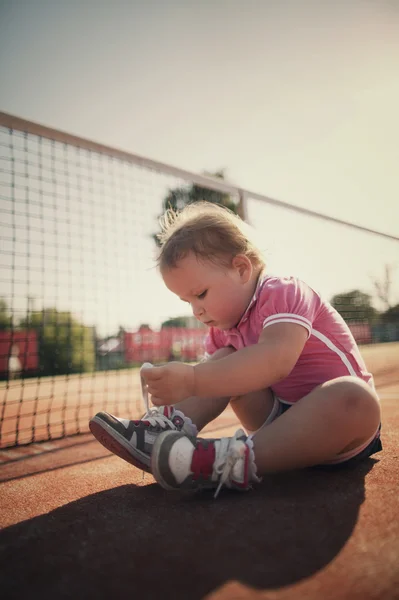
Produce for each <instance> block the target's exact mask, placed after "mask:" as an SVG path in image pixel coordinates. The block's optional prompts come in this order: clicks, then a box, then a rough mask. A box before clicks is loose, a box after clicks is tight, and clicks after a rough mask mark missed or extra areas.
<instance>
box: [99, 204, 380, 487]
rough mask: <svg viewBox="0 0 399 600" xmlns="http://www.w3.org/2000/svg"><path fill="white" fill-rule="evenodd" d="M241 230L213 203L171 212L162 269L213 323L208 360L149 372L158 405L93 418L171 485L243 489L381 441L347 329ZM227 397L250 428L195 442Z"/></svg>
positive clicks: (338, 461) (350, 456) (104, 433)
mask: <svg viewBox="0 0 399 600" xmlns="http://www.w3.org/2000/svg"><path fill="white" fill-rule="evenodd" d="M241 225H242V224H241V222H240V219H239V218H238V217H236V216H235V215H234V214H233V213H231V212H230V211H228V210H227V209H224V208H222V207H220V206H218V205H213V204H209V203H196V204H192V205H189V206H187V207H186V208H185V209H184V210H183V211H182V212H180V213H178V214H175V213H173V212H171V211H169V212H168V213H167V214H166V216H165V219H164V223H163V231H162V233H161V234H160V240H161V244H162V246H161V251H160V254H159V261H158V264H159V268H160V272H161V276H162V278H163V281H164V283H165V285H166V286H167V287H168V288H169V289H170V290H171V291H172V292H173V293H174V294H176V295H177V296H179V297H180V298H181V299H182V300H183V301H185V302H188V303H189V304H190V305H191V307H192V311H193V313H194V315H195V317H196V318H197V319H198V320H200V321H201V322H202V323H204V324H205V325H207V326H208V327H209V334H208V338H207V341H206V351H207V360H205V361H204V362H202V363H200V364H197V365H195V366H193V365H188V364H183V363H175V362H172V363H169V364H167V365H165V366H160V367H152V368H149V367H145V368H142V371H141V375H142V378H143V381H144V383H145V384H146V385H147V387H148V392H149V393H151V394H152V397H153V398H152V400H153V404H155V405H156V407H157V406H158V407H159V408H155V409H153V410H152V411H151V412H150V413H147V415H145V416H144V417H143V419H142V420H140V421H128V420H122V419H116V418H115V417H113V416H112V415H108V414H107V413H99V415H96V417H94V422H93V424H92V425H91V429H92V431H93V433H94V435H96V437H97V438H99V439H100V441H101V442H102V443H103V444H104V445H106V446H107V447H108V448H109V449H111V450H112V451H114V452H115V453H116V454H118V455H119V456H122V458H125V459H126V460H129V462H132V463H133V464H136V465H137V466H141V467H143V464H144V467H145V468H146V469H147V470H151V471H152V472H153V475H154V477H155V479H156V480H157V481H158V482H159V483H160V484H161V485H162V486H163V487H164V488H166V489H198V488H216V494H217V493H218V491H219V489H220V487H221V486H222V485H223V484H225V485H226V486H227V487H231V488H235V489H241V490H246V489H248V488H249V487H251V484H252V483H253V482H257V481H259V476H260V475H262V474H264V473H271V472H278V471H285V470H291V469H298V468H304V467H310V466H316V465H323V466H329V467H330V468H331V467H332V466H336V465H341V466H342V465H348V464H354V463H357V462H359V461H360V460H362V459H364V458H366V457H368V456H370V455H372V454H374V453H375V452H378V451H379V450H381V448H382V446H381V442H380V406H379V400H378V397H377V395H376V393H375V390H374V384H373V378H372V375H371V374H370V373H368V372H367V370H366V366H365V364H364V362H363V360H362V358H361V355H360V352H359V349H358V347H357V345H356V342H355V340H354V338H353V336H352V334H351V332H350V330H349V328H348V326H347V325H346V323H345V322H344V320H343V319H342V318H341V316H340V315H339V313H338V312H337V311H336V310H335V309H334V308H333V307H332V306H331V305H330V304H329V303H327V302H325V301H324V300H323V299H322V298H321V297H320V296H319V295H318V294H317V293H316V292H315V291H314V290H313V289H312V288H310V287H309V286H308V285H306V283H304V282H303V281H300V280H299V279H296V278H294V277H288V278H287V277H273V276H271V275H268V274H266V273H265V264H264V261H263V258H262V255H261V252H260V251H259V250H258V249H257V248H256V247H255V246H254V244H252V243H251V241H250V240H249V238H248V236H247V235H245V233H244V231H243V228H242V226H241ZM229 402H230V404H231V406H232V408H233V410H234V411H235V413H236V415H237V417H238V419H239V420H240V422H241V424H242V426H243V428H244V429H245V430H246V433H245V432H244V431H243V429H239V430H238V431H237V433H236V434H235V435H234V436H233V437H231V438H221V439H214V440H209V439H201V438H198V437H196V434H197V432H198V430H201V429H202V428H203V427H204V426H205V425H206V424H207V423H209V422H210V421H211V420H213V419H215V418H216V417H217V416H218V415H219V414H220V413H221V412H222V411H223V410H224V409H225V408H226V406H227V404H228V403H229ZM151 420H152V421H151ZM92 421H93V420H92Z"/></svg>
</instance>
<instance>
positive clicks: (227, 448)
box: [213, 429, 246, 498]
mask: <svg viewBox="0 0 399 600" xmlns="http://www.w3.org/2000/svg"><path fill="white" fill-rule="evenodd" d="M243 433H244V432H243V431H242V429H239V430H238V431H236V432H235V434H234V435H233V437H231V438H221V439H220V440H218V442H219V448H218V451H217V457H216V459H215V462H214V465H213V475H214V476H215V478H216V479H217V478H218V477H220V481H219V485H218V487H217V488H216V492H215V495H214V498H217V497H218V494H219V492H220V490H221V489H222V486H223V485H224V484H225V483H228V481H229V479H230V476H231V472H232V470H233V469H234V466H235V464H236V462H237V461H238V460H240V459H242V458H243V457H244V455H245V452H246V448H245V443H243V442H242V441H241V440H239V439H238V438H239V437H241V436H242V435H243Z"/></svg>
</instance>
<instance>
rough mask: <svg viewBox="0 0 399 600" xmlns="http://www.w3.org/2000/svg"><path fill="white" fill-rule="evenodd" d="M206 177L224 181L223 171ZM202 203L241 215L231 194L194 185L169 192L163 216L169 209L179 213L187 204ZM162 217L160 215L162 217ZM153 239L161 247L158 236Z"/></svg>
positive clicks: (164, 202)
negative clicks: (214, 205)
mask: <svg viewBox="0 0 399 600" xmlns="http://www.w3.org/2000/svg"><path fill="white" fill-rule="evenodd" d="M205 175H208V176H210V177H216V178H217V179H224V172H223V171H217V172H216V173H205ZM201 201H205V202H211V203H212V204H221V205H222V206H225V207H226V208H229V209H230V210H231V211H232V212H234V213H235V214H240V205H239V204H237V203H236V202H234V201H233V200H232V199H231V197H230V195H229V194H226V193H224V192H218V191H216V190H210V189H209V188H206V187H202V186H200V185H196V184H195V183H194V184H192V185H191V186H190V187H180V188H175V189H173V190H169V193H168V195H167V196H166V198H165V199H164V201H163V203H162V209H163V210H162V215H163V214H164V213H165V212H166V211H167V210H168V209H172V210H174V211H177V212H178V211H180V210H182V209H183V208H184V207H185V206H186V205H187V204H191V203H193V202H201ZM162 215H160V217H161V216H162ZM152 237H153V239H154V241H155V243H156V244H157V246H159V245H160V243H159V240H158V238H157V236H156V234H154V235H153V236H152Z"/></svg>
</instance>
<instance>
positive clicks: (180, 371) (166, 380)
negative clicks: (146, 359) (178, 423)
mask: <svg viewBox="0 0 399 600" xmlns="http://www.w3.org/2000/svg"><path fill="white" fill-rule="evenodd" d="M140 374H141V377H142V378H143V379H144V381H145V382H146V384H147V386H148V391H149V393H150V394H151V396H153V398H152V400H153V402H154V401H155V402H154V404H157V400H158V399H160V398H162V400H161V401H160V403H162V404H175V403H177V402H181V401H182V400H184V399H185V398H189V397H190V396H194V389H195V379H194V367H193V366H191V365H186V364H184V363H180V362H171V363H168V364H167V365H164V366H162V367H148V368H142V369H141V372H140Z"/></svg>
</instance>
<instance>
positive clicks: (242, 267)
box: [232, 254, 253, 283]
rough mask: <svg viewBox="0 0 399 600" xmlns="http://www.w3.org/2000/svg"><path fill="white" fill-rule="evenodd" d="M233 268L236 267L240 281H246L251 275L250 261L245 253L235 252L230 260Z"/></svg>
mask: <svg viewBox="0 0 399 600" xmlns="http://www.w3.org/2000/svg"><path fill="white" fill-rule="evenodd" d="M232 265H233V268H234V269H236V271H237V273H238V274H239V276H240V279H241V281H242V283H247V282H248V281H249V280H250V279H251V276H252V271H253V267H252V263H251V261H250V260H249V258H248V256H245V254H237V256H235V257H234V258H233V260H232Z"/></svg>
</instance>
